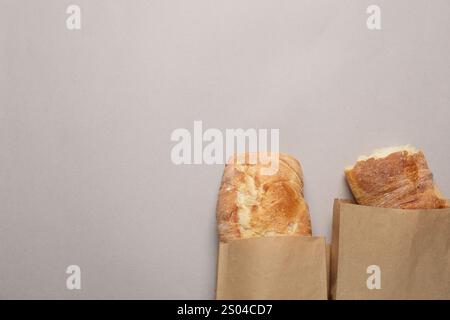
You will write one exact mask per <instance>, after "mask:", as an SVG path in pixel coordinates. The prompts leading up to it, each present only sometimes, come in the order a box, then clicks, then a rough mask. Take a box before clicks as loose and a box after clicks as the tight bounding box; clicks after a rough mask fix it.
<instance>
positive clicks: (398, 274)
mask: <svg viewBox="0 0 450 320" xmlns="http://www.w3.org/2000/svg"><path fill="white" fill-rule="evenodd" d="M331 251H332V252H331V283H332V286H331V294H332V297H333V298H334V299H450V209H432V210H402V209H386V208H375V207H366V206H360V205H355V204H352V203H349V202H348V201H342V200H335V203H334V213H333V235H332V250H331Z"/></svg>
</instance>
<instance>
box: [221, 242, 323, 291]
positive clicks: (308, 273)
mask: <svg viewBox="0 0 450 320" xmlns="http://www.w3.org/2000/svg"><path fill="white" fill-rule="evenodd" d="M326 263H327V257H326V245H325V239H324V238H323V237H301V236H279V237H262V238H252V239H242V240H235V241H232V242H229V243H220V244H219V253H218V263H217V288H216V299H219V300H230V299H237V300H247V299H248V300H269V299H274V300H282V299H285V300H326V299H327V295H328V291H327V285H328V281H327V280H328V279H327V277H328V275H327V266H326Z"/></svg>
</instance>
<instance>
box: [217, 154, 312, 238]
mask: <svg viewBox="0 0 450 320" xmlns="http://www.w3.org/2000/svg"><path fill="white" fill-rule="evenodd" d="M249 155H250V154H249V153H246V154H245V156H244V157H243V158H242V157H241V158H239V159H240V162H237V161H236V159H237V158H236V157H233V158H232V159H230V161H229V162H228V164H227V165H226V167H225V170H224V174H223V177H222V183H221V186H220V191H219V199H218V203H217V210H216V215H217V225H218V230H219V236H220V241H222V242H228V241H231V240H236V239H244V238H251V237H260V236H277V235H305V236H306V235H309V236H310V235H311V221H310V216H309V210H308V206H307V204H306V202H305V200H304V199H303V173H302V169H301V166H300V163H299V162H298V161H297V160H296V159H294V158H293V157H291V156H289V155H286V154H277V155H278V159H279V160H278V171H277V172H276V173H275V174H273V175H264V174H261V169H262V168H264V167H265V166H268V165H267V164H266V162H263V161H259V159H258V161H257V162H251V161H249ZM252 155H255V154H252Z"/></svg>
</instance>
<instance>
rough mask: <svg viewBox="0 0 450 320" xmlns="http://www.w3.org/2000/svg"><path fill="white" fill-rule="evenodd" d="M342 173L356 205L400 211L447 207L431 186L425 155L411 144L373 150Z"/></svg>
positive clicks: (446, 202) (432, 183)
mask: <svg viewBox="0 0 450 320" xmlns="http://www.w3.org/2000/svg"><path fill="white" fill-rule="evenodd" d="M344 171H345V177H346V179H347V182H348V184H349V186H350V189H351V190H352V193H353V195H354V197H355V200H356V202H357V203H358V204H361V205H368V206H376V207H386V208H401V209H438V208H446V207H449V203H448V201H447V200H446V199H445V198H444V197H442V195H441V194H440V192H439V191H438V189H437V187H436V185H435V184H434V180H433V174H432V173H431V171H430V170H429V168H428V164H427V161H426V159H425V155H424V154H423V152H422V151H420V150H418V149H416V148H414V147H412V146H410V145H406V146H400V147H389V148H383V149H378V150H375V151H374V152H373V153H372V154H371V155H369V156H361V157H359V158H358V160H357V162H356V163H355V164H354V165H353V166H350V167H347V168H345V170H344Z"/></svg>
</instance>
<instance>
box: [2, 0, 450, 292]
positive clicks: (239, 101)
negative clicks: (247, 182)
mask: <svg viewBox="0 0 450 320" xmlns="http://www.w3.org/2000/svg"><path fill="white" fill-rule="evenodd" d="M72 3H75V4H78V5H80V6H81V9H82V30H81V31H68V30H67V29H66V27H65V20H66V18H67V14H66V13H65V10H66V7H67V6H68V5H69V4H72ZM369 4H378V5H380V6H381V8H382V28H383V29H382V30H381V31H369V30H368V29H367V28H366V18H367V14H366V8H367V6H368V5H369ZM449 17H450V2H449V1H446V0H439V1H438V0H433V1H425V0H423V1H422V0H421V1H419V0H417V1H410V0H408V1H406V0H403V1H399V0H397V1H380V0H377V1H361V0H351V1H334V0H327V1H323V0H320V1H318V0H314V1H313V0H310V1H298V0H292V1H286V0H276V1H275V0H271V1H269V0H227V1H210V0H195V1H184V0H183V1H182V0H179V1H174V0H171V1H165V0H164V1H163V0H159V1H143V0H134V1H118V0H107V1H106V0H103V1H98V0H96V1H87V0H76V1H75V0H74V1H70V2H69V1H61V0H58V1H56V0H54V1H49V0H45V1H44V0H41V1H18V0H0V147H1V152H0V254H1V257H0V298H67V299H70V298H161V299H163V298H193V299H197V298H213V297H214V278H215V259H216V245H217V240H216V230H215V203H216V197H217V189H218V187H219V183H220V179H221V174H222V170H223V166H221V165H214V166H207V165H197V166H194V165H192V166H175V165H174V164H172V162H171V161H170V150H171V148H172V147H173V145H174V143H173V142H171V141H170V134H171V132H172V131H173V130H174V129H176V128H187V129H189V130H191V131H192V127H193V121H194V120H202V121H203V124H204V127H205V128H219V129H221V130H225V129H226V128H239V127H242V128H279V129H280V138H281V141H280V146H281V149H282V150H283V151H285V152H288V153H291V154H293V155H294V156H296V157H297V158H298V159H299V160H300V161H301V162H302V164H303V168H304V172H305V187H306V199H307V201H308V203H309V205H310V208H311V214H312V220H313V229H314V233H315V234H316V235H326V236H327V237H328V239H330V229H331V215H332V212H331V208H332V201H333V198H335V197H346V196H348V195H349V193H348V190H347V186H346V184H345V181H344V178H343V172H342V170H343V168H344V166H346V165H348V164H351V163H352V162H353V161H354V160H355V159H356V158H357V156H358V155H360V154H362V153H369V152H370V151H371V150H372V149H373V148H375V147H383V146H390V145H398V144H405V143H412V144H414V145H416V146H418V147H420V148H423V149H424V151H425V152H426V155H427V157H428V160H429V164H430V166H431V168H432V170H433V172H434V173H435V177H436V179H437V182H438V184H439V186H440V187H441V189H442V191H443V193H444V194H446V195H447V196H448V195H450V170H448V164H449V161H450V144H449V143H448V138H449V132H450V130H449V125H448V119H449V116H450V111H449V102H450V90H449V83H450V58H449V57H450V37H449V31H450V19H449ZM70 264H77V265H79V266H80V267H81V269H82V290H81V291H69V290H67V289H66V288H65V281H66V277H67V275H66V274H65V269H66V267H67V266H68V265H70Z"/></svg>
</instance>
